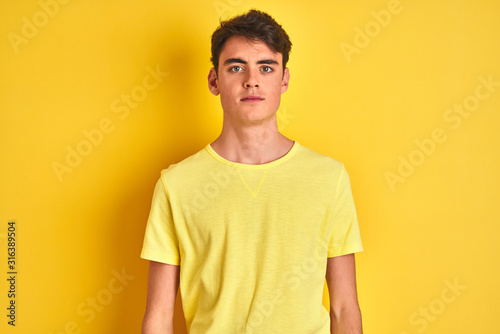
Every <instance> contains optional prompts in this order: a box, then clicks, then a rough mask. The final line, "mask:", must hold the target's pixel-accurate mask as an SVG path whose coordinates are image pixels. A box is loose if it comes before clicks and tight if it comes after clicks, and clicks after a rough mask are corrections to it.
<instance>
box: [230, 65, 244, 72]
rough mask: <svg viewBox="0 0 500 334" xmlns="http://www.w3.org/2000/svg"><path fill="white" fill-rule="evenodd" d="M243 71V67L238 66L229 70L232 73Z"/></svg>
mask: <svg viewBox="0 0 500 334" xmlns="http://www.w3.org/2000/svg"><path fill="white" fill-rule="evenodd" d="M241 70H242V68H241V66H238V65H236V66H232V67H230V68H229V71H230V72H239V71H241Z"/></svg>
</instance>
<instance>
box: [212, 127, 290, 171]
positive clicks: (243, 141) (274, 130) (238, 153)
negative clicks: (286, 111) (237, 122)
mask: <svg viewBox="0 0 500 334" xmlns="http://www.w3.org/2000/svg"><path fill="white" fill-rule="evenodd" d="M210 145H211V147H212V149H213V150H214V151H215V152H217V154H219V155H220V156H221V157H223V158H224V159H226V160H229V161H233V162H238V163H244V164H250V165H257V164H264V163H268V162H271V161H274V160H276V159H279V158H281V157H282V156H284V155H285V154H286V153H287V152H288V151H289V150H290V149H291V148H292V146H293V141H292V140H290V139H288V138H287V137H285V136H284V135H282V134H281V133H280V132H279V131H278V126H277V123H276V118H274V119H273V120H272V121H270V122H265V123H263V124H259V125H251V126H238V127H235V126H231V124H230V123H229V122H224V124H223V126H222V132H221V134H220V135H219V137H217V139H216V140H215V141H214V142H213V143H211V144H210Z"/></svg>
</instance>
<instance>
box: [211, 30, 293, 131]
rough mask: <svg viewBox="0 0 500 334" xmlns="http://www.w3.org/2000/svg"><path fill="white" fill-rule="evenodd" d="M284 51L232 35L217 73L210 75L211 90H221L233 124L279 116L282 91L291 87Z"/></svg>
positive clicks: (226, 119)
mask: <svg viewBox="0 0 500 334" xmlns="http://www.w3.org/2000/svg"><path fill="white" fill-rule="evenodd" d="M282 58H283V56H282V54H281V53H276V52H274V51H273V50H272V49H271V48H269V47H268V46H267V44H266V43H264V42H261V41H255V42H254V41H249V40H248V39H246V38H244V37H241V36H233V37H230V38H229V39H228V40H227V41H226V43H225V44H224V47H223V49H222V52H221V54H220V57H219V69H218V75H217V73H216V71H215V69H214V68H212V69H211V70H210V73H209V75H208V84H209V88H210V91H211V92H212V93H213V94H214V95H219V94H220V100H221V105H222V109H223V110H224V119H225V121H229V122H231V123H232V124H234V125H260V124H262V123H264V122H266V121H268V120H270V119H272V118H275V117H276V111H277V110H278V108H279V105H280V101H281V94H283V93H284V92H286V90H287V89H288V81H289V79H290V75H289V72H288V68H286V69H285V71H284V72H283V65H282Z"/></svg>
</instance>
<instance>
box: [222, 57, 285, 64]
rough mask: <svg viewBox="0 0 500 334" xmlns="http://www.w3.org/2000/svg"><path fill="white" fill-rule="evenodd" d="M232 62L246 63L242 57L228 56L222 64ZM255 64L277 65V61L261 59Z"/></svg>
mask: <svg viewBox="0 0 500 334" xmlns="http://www.w3.org/2000/svg"><path fill="white" fill-rule="evenodd" d="M234 63H237V64H247V62H246V61H244V60H243V59H240V58H228V59H226V61H225V62H224V65H228V64H234ZM257 64H267V65H278V62H277V61H276V60H274V59H262V60H259V61H258V62H257Z"/></svg>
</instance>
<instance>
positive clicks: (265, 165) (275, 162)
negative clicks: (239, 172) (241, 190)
mask: <svg viewBox="0 0 500 334" xmlns="http://www.w3.org/2000/svg"><path fill="white" fill-rule="evenodd" d="M299 146H300V144H299V142H297V141H296V140H295V141H294V142H293V145H292V148H291V149H290V150H288V152H287V153H286V154H285V155H284V156H282V157H281V158H278V159H276V160H273V161H270V162H266V163H263V164H256V165H252V164H244V163H241V162H234V161H229V160H227V159H226V158H223V157H222V156H220V155H219V154H218V153H217V152H215V150H214V149H213V148H212V146H211V145H210V143H208V144H207V146H205V149H206V150H207V152H208V153H209V154H210V155H211V156H212V157H213V158H214V159H215V160H217V161H219V162H222V163H223V164H226V165H229V166H232V167H237V168H247V169H265V168H269V167H273V166H276V165H279V164H281V163H283V162H285V161H287V160H288V159H290V158H291V157H292V156H293V155H294V154H295V152H297V150H298V149H299Z"/></svg>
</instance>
